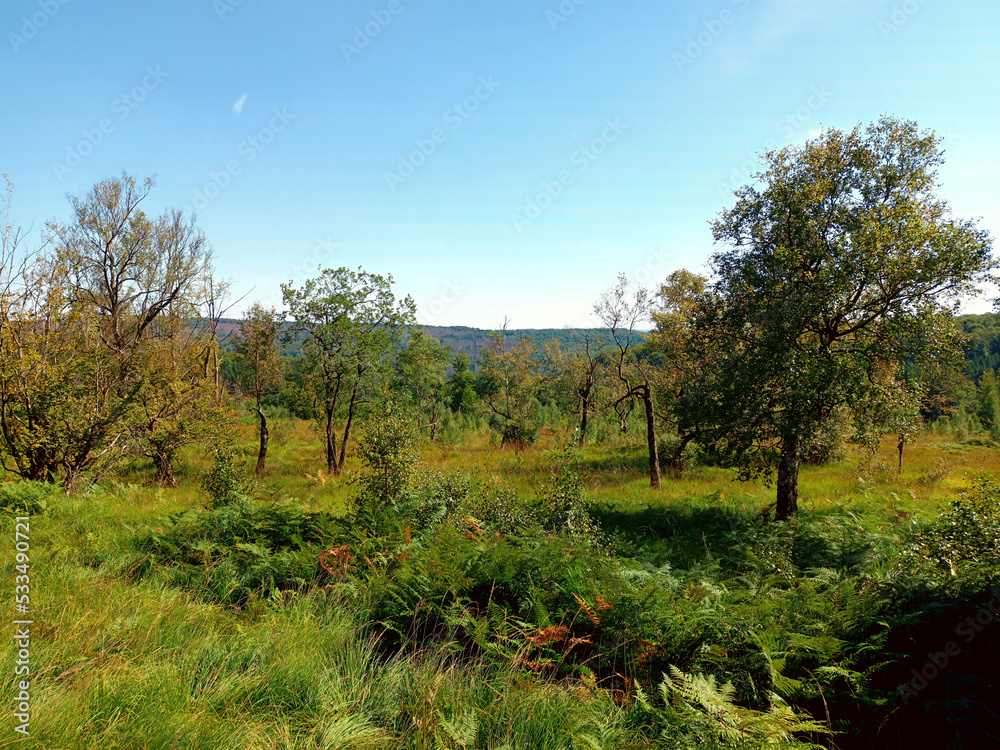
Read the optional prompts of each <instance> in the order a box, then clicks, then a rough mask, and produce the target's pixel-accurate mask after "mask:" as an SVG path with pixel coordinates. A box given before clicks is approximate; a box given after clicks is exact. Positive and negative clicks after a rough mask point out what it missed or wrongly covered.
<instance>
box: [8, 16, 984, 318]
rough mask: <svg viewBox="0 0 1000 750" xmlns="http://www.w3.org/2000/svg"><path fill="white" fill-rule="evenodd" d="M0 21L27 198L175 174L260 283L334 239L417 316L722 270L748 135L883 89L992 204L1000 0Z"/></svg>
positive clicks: (550, 311)
mask: <svg viewBox="0 0 1000 750" xmlns="http://www.w3.org/2000/svg"><path fill="white" fill-rule="evenodd" d="M577 3H579V4H577ZM0 31H2V34H3V38H2V39H0V44H2V47H0V86H2V92H3V96H2V97H0V136H2V137H0V172H6V173H8V174H9V175H10V178H11V179H12V180H13V182H14V184H15V190H14V211H13V213H14V216H15V218H16V219H18V220H19V221H20V223H23V224H30V223H32V222H33V223H34V227H35V230H36V236H37V234H38V229H39V228H40V227H41V225H42V224H43V223H44V222H45V221H46V220H48V219H52V218H58V219H60V220H66V219H68V216H69V204H68V203H67V200H66V196H67V195H78V194H83V193H85V192H86V191H87V190H88V189H89V187H90V186H91V185H92V184H93V183H94V182H96V181H97V180H100V179H102V178H105V177H109V176H115V175H119V174H121V172H122V171H123V170H126V171H128V172H129V173H131V174H133V175H135V176H138V177H143V176H149V175H155V177H156V181H157V188H156V190H155V191H154V192H153V194H152V195H151V196H150V197H149V198H148V199H147V204H146V210H147V212H150V213H159V211H160V210H162V209H163V208H165V207H168V206H179V205H187V206H191V207H193V208H196V209H197V220H198V224H199V225H200V226H201V227H202V228H203V229H204V231H205V232H206V234H207V236H208V238H209V240H210V241H211V243H212V245H213V247H214V251H215V257H216V266H217V269H218V272H219V274H220V275H221V276H223V277H229V278H232V279H233V281H234V286H235V288H236V290H237V292H238V293H239V294H242V293H245V292H247V291H249V290H250V289H251V288H253V291H252V292H250V295H249V297H248V298H247V301H248V302H249V301H252V300H254V299H259V300H262V301H264V302H268V303H280V291H279V288H278V284H279V283H280V282H281V281H288V280H293V281H298V282H301V281H302V280H304V279H305V278H308V277H309V276H312V275H315V273H316V268H317V265H316V264H317V263H319V264H321V265H323V266H333V267H335V266H349V267H352V268H355V267H358V266H361V267H363V268H364V269H365V270H366V271H370V272H375V273H383V274H384V273H391V274H392V275H393V276H394V278H395V281H396V286H395V289H396V291H397V293H398V294H407V293H409V294H412V295H413V297H414V299H415V300H416V302H417V306H418V317H419V318H420V320H421V321H422V322H426V323H435V324H442V325H471V326H479V327H484V328H492V327H497V326H499V325H500V324H501V322H502V321H503V318H504V316H509V317H510V318H511V323H512V325H513V326H514V327H549V326H563V325H572V326H585V325H591V324H593V319H592V317H591V314H590V310H591V307H592V305H593V302H594V300H595V299H596V297H597V295H599V294H600V292H601V291H602V290H604V289H605V288H607V287H608V286H609V285H610V284H611V283H612V282H613V281H614V279H615V276H616V274H617V273H618V272H620V271H624V272H626V273H628V274H630V275H631V276H633V277H637V278H639V279H640V280H644V281H645V282H646V283H647V284H650V285H652V284H655V283H656V282H657V281H659V280H661V279H663V278H664V277H665V276H666V275H667V274H668V273H669V272H670V271H672V270H674V269H675V268H680V267H686V268H690V269H692V270H700V271H705V266H704V263H705V261H706V259H707V257H708V255H709V253H710V252H711V251H712V249H713V243H712V239H711V235H710V232H709V227H708V222H709V221H710V220H711V219H712V218H713V217H714V216H715V215H717V214H718V212H719V211H720V210H722V209H723V208H724V207H726V206H727V205H728V204H729V203H730V202H731V200H732V199H731V187H732V186H735V185H737V184H740V183H742V182H744V181H746V180H747V175H748V173H749V172H750V171H751V170H752V169H753V160H754V159H755V154H756V153H757V152H759V151H761V150H762V149H764V148H766V147H769V146H772V145H773V146H781V145H785V144H788V143H801V142H803V141H805V140H806V139H807V138H809V137H810V132H814V133H815V132H816V131H818V130H819V128H821V127H837V128H851V127H853V126H854V125H856V124H857V123H859V122H869V121H872V120H874V119H876V118H877V117H878V116H879V115H880V114H881V113H890V114H895V115H899V116H902V117H907V118H911V119H914V120H916V121H917V122H918V123H919V124H920V125H921V126H923V127H926V128H932V129H934V130H936V131H937V132H939V133H940V134H943V135H945V136H946V148H947V164H946V165H945V167H944V168H943V169H942V170H941V174H940V177H941V182H942V188H941V193H942V195H943V196H944V197H945V198H947V199H948V200H949V201H950V202H951V205H952V208H953V210H954V212H955V213H956V214H957V215H959V216H966V217H982V226H984V227H986V228H988V229H990V230H992V231H993V233H994V235H995V234H996V228H997V225H998V223H1000V217H998V213H997V206H998V201H997V197H998V194H997V193H998V191H997V179H996V175H997V173H998V171H1000V156H998V145H997V137H996V136H997V128H996V124H995V123H996V106H997V105H996V99H997V96H996V95H997V81H998V80H1000V57H998V55H997V49H998V47H997V38H998V32H1000V6H998V5H997V3H996V2H995V0H950V1H949V2H945V0H922V1H920V0H906V2H883V1H882V0H840V1H838V2H832V1H827V2H825V1H824V0H809V1H807V0H799V1H796V0H716V1H713V2H697V3H696V2H683V3H682V2H665V1H663V0H656V1H654V0H615V2H610V1H609V0H563V2H562V3H561V4H560V2H559V0H548V1H545V0H533V1H531V2H529V1H527V0H504V1H503V2H489V3H486V2H457V0H456V1H455V2H450V3H446V2H440V1H439V0H341V1H340V2H319V1H318V0H296V1H295V2H290V1H289V0H281V1H279V0H242V2H240V0H216V2H214V3H213V0H197V2H195V1H194V0H171V1H170V2H163V3H146V2H138V3H121V2H116V3H93V2H84V1H83V0H31V1H28V0H6V1H5V2H4V4H3V8H2V10H0ZM94 142H96V145H92V143H94ZM536 207H537V208H536ZM974 309H984V305H983V304H982V303H981V304H980V305H979V306H978V307H977V308H974Z"/></svg>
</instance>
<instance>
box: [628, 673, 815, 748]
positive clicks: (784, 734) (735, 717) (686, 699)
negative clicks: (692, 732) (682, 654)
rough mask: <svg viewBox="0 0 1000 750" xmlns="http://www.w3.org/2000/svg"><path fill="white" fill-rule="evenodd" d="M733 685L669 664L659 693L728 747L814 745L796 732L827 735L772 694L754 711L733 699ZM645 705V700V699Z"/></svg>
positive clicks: (713, 737)
mask: <svg viewBox="0 0 1000 750" xmlns="http://www.w3.org/2000/svg"><path fill="white" fill-rule="evenodd" d="M735 693H736V688H735V687H733V685H732V684H731V683H728V682H727V683H725V684H723V685H719V684H718V683H717V682H716V679H715V676H714V675H701V674H687V673H685V672H682V671H681V670H680V669H678V668H677V667H675V666H673V665H671V666H670V674H669V675H667V674H664V675H663V682H662V683H660V694H661V695H662V697H663V700H664V702H665V703H666V704H667V705H668V706H672V707H674V708H675V709H676V710H678V712H679V713H680V714H681V716H682V717H684V718H685V719H687V720H689V721H691V722H693V723H694V724H695V725H696V726H697V727H699V728H701V729H702V730H703V731H704V732H705V733H706V734H707V735H708V736H709V737H710V738H711V739H714V740H716V741H718V742H722V743H724V744H728V745H730V746H742V745H743V743H745V742H746V741H747V740H755V741H757V742H760V743H762V744H764V745H772V746H776V747H790V748H796V747H798V748H805V747H816V746H814V745H811V744H808V743H804V742H801V741H799V740H797V739H796V738H795V734H796V733H803V732H811V733H818V734H828V733H829V731H828V730H827V729H826V727H824V726H823V725H822V724H820V723H818V722H816V721H814V720H813V719H812V717H810V716H809V715H808V714H804V713H798V712H796V711H795V710H794V709H793V708H792V707H791V706H789V705H788V704H787V703H785V702H784V700H782V698H781V696H779V695H777V694H776V693H771V695H770V698H771V708H770V710H769V711H754V710H753V709H749V708H744V707H742V706H738V705H736V704H735V703H734V702H733V696H734V695H735ZM647 705H648V701H647Z"/></svg>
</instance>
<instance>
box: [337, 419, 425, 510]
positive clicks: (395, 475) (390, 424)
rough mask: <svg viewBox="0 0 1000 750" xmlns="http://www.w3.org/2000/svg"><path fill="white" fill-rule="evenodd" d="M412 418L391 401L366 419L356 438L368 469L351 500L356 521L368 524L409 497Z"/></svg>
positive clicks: (412, 464)
mask: <svg viewBox="0 0 1000 750" xmlns="http://www.w3.org/2000/svg"><path fill="white" fill-rule="evenodd" d="M416 438H417V435H416V430H415V429H414V426H413V423H412V421H411V420H410V419H409V418H408V417H407V416H406V415H404V414H403V413H402V412H401V411H400V410H399V409H398V407H396V405H395V404H394V403H393V402H392V401H391V400H390V401H386V402H384V403H383V404H382V405H381V408H380V409H379V411H377V412H376V413H375V414H374V415H373V416H372V417H371V419H370V420H369V422H368V426H367V428H366V430H365V432H364V433H363V434H362V436H361V438H360V439H359V440H358V451H359V453H360V454H361V459H362V460H363V461H364V463H365V466H366V468H367V471H366V472H365V474H364V475H363V476H362V477H361V479H360V480H359V485H360V489H359V491H358V493H357V494H356V495H355V496H354V498H353V500H352V501H351V505H352V509H353V511H354V514H355V519H356V521H357V522H359V523H362V524H366V525H371V524H373V523H375V524H377V523H378V521H377V519H378V518H379V517H381V516H384V514H385V513H386V512H387V511H388V512H395V511H396V510H397V509H398V508H399V506H400V504H401V503H402V502H404V501H405V500H407V499H408V493H409V488H410V482H411V480H412V478H413V475H414V471H415V469H416V465H417V460H418V458H419V455H418V453H417V450H416Z"/></svg>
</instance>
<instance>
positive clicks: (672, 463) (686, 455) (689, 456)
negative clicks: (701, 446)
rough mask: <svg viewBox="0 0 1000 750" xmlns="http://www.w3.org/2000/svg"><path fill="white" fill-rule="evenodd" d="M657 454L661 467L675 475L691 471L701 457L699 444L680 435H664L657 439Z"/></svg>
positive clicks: (686, 473)
mask: <svg viewBox="0 0 1000 750" xmlns="http://www.w3.org/2000/svg"><path fill="white" fill-rule="evenodd" d="M656 455H657V457H658V458H659V460H660V468H661V469H662V470H663V471H664V472H665V473H668V474H670V475H671V476H673V477H683V476H687V475H688V474H690V473H691V470H692V469H693V468H694V467H695V465H696V464H697V462H698V459H699V450H698V446H697V445H696V444H695V443H692V442H690V441H685V440H684V439H682V438H681V437H680V436H678V435H664V436H662V437H660V439H659V440H658V441H657V449H656Z"/></svg>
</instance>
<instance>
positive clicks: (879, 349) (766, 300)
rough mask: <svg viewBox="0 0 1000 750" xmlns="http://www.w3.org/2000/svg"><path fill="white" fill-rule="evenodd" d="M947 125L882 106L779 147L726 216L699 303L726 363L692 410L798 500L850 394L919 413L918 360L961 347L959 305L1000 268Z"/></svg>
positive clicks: (860, 411)
mask: <svg viewBox="0 0 1000 750" xmlns="http://www.w3.org/2000/svg"><path fill="white" fill-rule="evenodd" d="M943 158H944V153H943V151H942V149H941V147H940V139H939V138H938V137H937V136H935V134H934V133H933V132H929V131H921V130H919V129H918V127H917V125H916V123H914V122H911V121H907V120H901V119H897V118H893V117H888V116H885V117H882V118H881V119H880V120H878V121H877V122H875V123H873V124H870V125H868V126H867V127H861V126H858V127H856V128H854V129H853V130H852V131H850V132H844V131H841V130H836V129H830V130H826V131H824V132H823V133H822V134H821V135H820V136H819V137H817V138H815V139H814V140H811V141H809V142H807V143H806V144H805V145H804V146H802V147H795V146H790V147H788V148H784V149H780V150H777V151H771V152H768V153H766V154H765V155H764V162H765V165H766V169H765V170H764V171H763V172H761V173H759V174H758V175H756V178H757V183H756V184H752V185H747V186H745V187H743V188H741V189H739V190H737V191H736V202H735V204H734V205H733V206H732V207H731V208H729V209H726V210H725V211H723V212H722V213H721V214H720V215H719V217H718V218H717V219H716V220H715V221H714V222H713V224H712V231H713V235H714V237H715V240H716V241H717V242H720V243H724V244H727V245H729V249H728V250H723V251H720V252H717V253H716V254H715V255H714V256H713V257H712V259H711V265H712V268H713V270H714V273H715V276H714V281H713V283H712V284H711V287H710V289H709V290H708V293H707V294H705V295H703V296H702V298H701V303H700V306H699V308H698V310H697V312H696V313H695V321H696V323H695V324H696V326H697V330H698V335H697V336H696V337H695V339H696V344H695V345H696V346H698V347H700V348H702V349H703V350H704V349H706V348H708V349H710V350H711V352H712V354H713V356H714V366H713V367H711V368H708V369H707V370H705V371H703V374H702V375H701V376H700V377H699V379H698V384H697V386H698V387H696V388H691V389H689V390H688V391H687V394H686V406H687V412H688V415H689V419H690V420H691V422H693V423H696V424H697V425H698V426H699V427H700V429H701V432H702V435H703V438H704V439H705V440H706V441H708V442H709V443H711V444H712V445H714V446H715V447H716V448H717V449H719V450H720V452H721V453H722V454H723V455H726V456H728V457H729V458H730V459H731V460H732V461H733V462H734V463H735V464H736V465H738V466H739V467H740V469H741V470H742V472H743V475H744V476H752V475H756V474H760V473H761V472H767V471H770V470H772V469H774V468H777V470H778V493H777V515H778V517H779V518H782V517H787V515H788V514H789V513H792V512H794V511H795V510H796V498H797V476H798V468H799V465H800V463H801V460H802V451H803V448H804V446H805V445H806V444H807V443H808V442H809V441H810V440H811V439H812V438H814V437H815V436H816V435H817V434H818V433H819V432H820V431H821V430H822V428H823V426H824V424H825V423H826V422H827V421H828V420H829V419H830V418H831V416H832V415H833V413H834V411H835V410H836V409H838V408H840V407H848V408H850V409H851V411H852V412H853V414H854V415H855V417H856V421H857V423H858V424H859V425H860V424H861V423H862V422H864V421H865V420H866V419H869V420H870V419H877V417H878V415H880V414H883V415H884V414H889V413H895V414H898V413H900V412H903V411H907V410H913V411H915V410H916V408H917V404H918V394H916V393H914V391H913V389H910V388H908V387H907V385H906V383H905V381H904V379H903V377H902V374H903V367H902V366H903V362H904V360H906V359H907V358H921V359H930V360H934V359H942V358H945V357H947V356H950V355H952V354H953V353H955V352H957V350H958V341H957V339H956V337H955V335H954V326H952V325H950V324H949V321H948V317H949V313H951V312H952V310H953V309H954V307H955V306H956V305H957V302H958V299H959V298H960V297H961V296H963V295H970V294H974V293H975V292H976V291H977V288H978V285H979V284H980V283H982V282H984V281H985V280H986V279H987V278H988V277H989V274H990V271H991V270H992V269H993V268H994V265H995V264H994V261H993V260H992V257H991V254H990V251H991V239H990V237H989V234H988V233H987V232H986V231H984V230H982V229H979V228H978V227H977V225H976V223H975V221H972V220H966V219H959V218H955V217H953V216H952V215H951V213H950V211H949V208H948V205H947V203H946V202H945V201H944V200H943V199H942V198H940V197H939V196H938V195H937V189H938V184H937V180H936V176H937V171H936V170H937V167H938V166H939V165H940V164H941V163H942V162H943Z"/></svg>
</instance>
